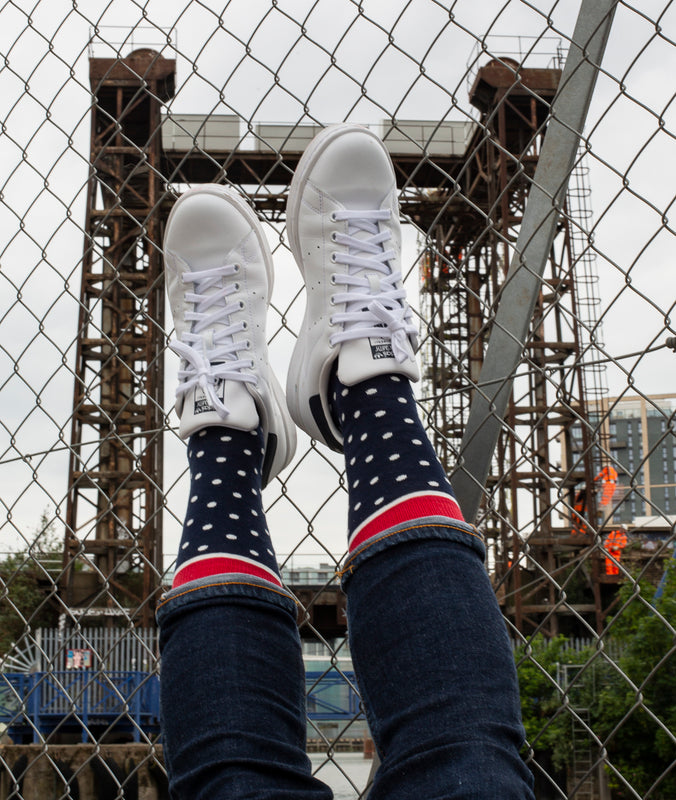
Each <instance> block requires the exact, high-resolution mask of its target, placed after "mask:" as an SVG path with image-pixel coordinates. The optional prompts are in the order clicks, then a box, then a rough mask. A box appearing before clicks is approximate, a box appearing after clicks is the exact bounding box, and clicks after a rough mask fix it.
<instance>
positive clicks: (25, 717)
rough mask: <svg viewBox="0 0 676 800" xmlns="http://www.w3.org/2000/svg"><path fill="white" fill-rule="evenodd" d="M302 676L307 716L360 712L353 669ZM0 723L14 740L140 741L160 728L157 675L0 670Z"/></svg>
mask: <svg viewBox="0 0 676 800" xmlns="http://www.w3.org/2000/svg"><path fill="white" fill-rule="evenodd" d="M305 681H306V691H307V710H308V716H309V717H310V719H314V720H344V721H349V720H351V719H354V718H355V717H357V716H358V715H359V714H360V707H359V696H358V695H357V692H356V690H355V688H354V685H355V684H354V673H353V672H346V671H343V672H339V671H337V670H335V669H330V670H328V671H326V670H324V671H309V672H306V675H305ZM0 723H4V724H5V725H7V726H8V727H7V733H8V734H9V736H10V737H11V738H12V739H13V740H14V741H15V742H26V741H34V742H38V741H40V739H41V738H42V737H44V736H48V735H49V734H51V733H54V732H60V733H73V732H77V733H79V734H80V735H81V737H82V741H83V742H87V741H92V740H95V739H97V738H99V736H100V735H101V733H102V732H113V731H114V732H115V733H127V734H131V736H132V738H133V740H134V741H136V742H138V741H140V740H141V737H142V736H143V735H146V736H152V735H155V734H158V733H159V731H160V699H159V677H158V675H157V674H156V673H148V672H137V671H128V672H101V671H95V670H64V671H62V672H34V673H30V674H21V673H7V672H5V673H0Z"/></svg>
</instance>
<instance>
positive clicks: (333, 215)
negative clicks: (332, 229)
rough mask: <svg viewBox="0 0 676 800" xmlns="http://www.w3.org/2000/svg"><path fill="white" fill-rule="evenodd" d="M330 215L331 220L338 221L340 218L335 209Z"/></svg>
mask: <svg viewBox="0 0 676 800" xmlns="http://www.w3.org/2000/svg"><path fill="white" fill-rule="evenodd" d="M329 217H330V219H331V222H338V220H337V218H336V212H335V211H332V212H331V214H330V215H329Z"/></svg>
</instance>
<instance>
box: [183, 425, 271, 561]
mask: <svg viewBox="0 0 676 800" xmlns="http://www.w3.org/2000/svg"><path fill="white" fill-rule="evenodd" d="M244 437H246V441H245V440H244ZM196 441H197V438H195V440H194V441H193V442H192V444H191V446H189V447H188V457H189V459H190V466H191V472H192V475H191V482H192V488H191V493H190V502H191V504H190V506H189V508H190V514H189V515H186V516H187V519H186V521H185V523H184V528H183V531H184V533H183V536H182V539H181V543H180V545H179V556H178V559H177V575H178V573H179V570H180V568H181V565H182V564H184V563H186V562H189V561H190V560H191V559H193V558H195V557H196V556H197V555H200V556H202V557H203V559H206V560H203V561H202V563H203V567H202V569H203V570H204V569H205V570H207V571H206V572H205V573H204V574H207V575H208V574H210V573H209V572H208V570H209V569H211V566H210V565H211V564H212V563H213V569H214V570H215V571H216V570H218V571H220V570H222V569H223V564H222V561H221V560H220V558H221V557H222V556H224V555H231V556H232V557H234V558H237V557H246V558H249V559H257V560H258V561H259V563H260V564H261V565H262V566H264V567H265V568H266V569H269V570H271V571H272V572H277V571H278V566H277V562H276V559H275V557H274V550H273V549H272V544H271V542H270V535H269V532H268V530H267V527H266V525H265V515H264V513H263V506H262V498H261V492H260V474H261V469H260V468H261V464H262V460H263V459H262V456H263V455H264V453H265V448H264V447H261V445H262V444H263V434H262V431H261V429H258V430H255V431H231V432H227V433H226V432H223V429H222V428H221V429H220V431H219V430H218V429H216V428H213V427H212V428H205V429H204V432H200V433H199V446H195V443H196ZM198 459H199V461H198ZM197 464H199V467H200V468H201V469H200V471H199V472H198V471H197V469H196V465H197ZM200 479H202V480H200ZM196 481H200V482H199V483H195V482H196ZM205 488H208V490H209V491H208V492H205V491H204V489H205ZM195 529H197V534H198V535H195ZM188 530H190V532H191V534H192V535H191V536H190V537H189V536H188ZM226 542H227V544H226ZM252 544H255V545H256V546H255V548H251V545H252ZM211 559H216V560H215V561H213V562H212V561H211ZM212 574H215V573H212Z"/></svg>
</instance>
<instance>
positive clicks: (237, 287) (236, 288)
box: [234, 283, 240, 292]
mask: <svg viewBox="0 0 676 800" xmlns="http://www.w3.org/2000/svg"><path fill="white" fill-rule="evenodd" d="M234 288H235V291H236V292H238V291H239V290H240V285H239V284H238V283H236V284H235V286H234Z"/></svg>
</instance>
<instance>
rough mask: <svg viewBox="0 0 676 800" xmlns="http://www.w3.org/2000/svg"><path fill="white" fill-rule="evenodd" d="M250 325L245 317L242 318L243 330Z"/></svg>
mask: <svg viewBox="0 0 676 800" xmlns="http://www.w3.org/2000/svg"><path fill="white" fill-rule="evenodd" d="M248 327H249V323H248V322H247V321H246V320H245V319H243V320H242V330H243V331H245V330H247V328H248Z"/></svg>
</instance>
